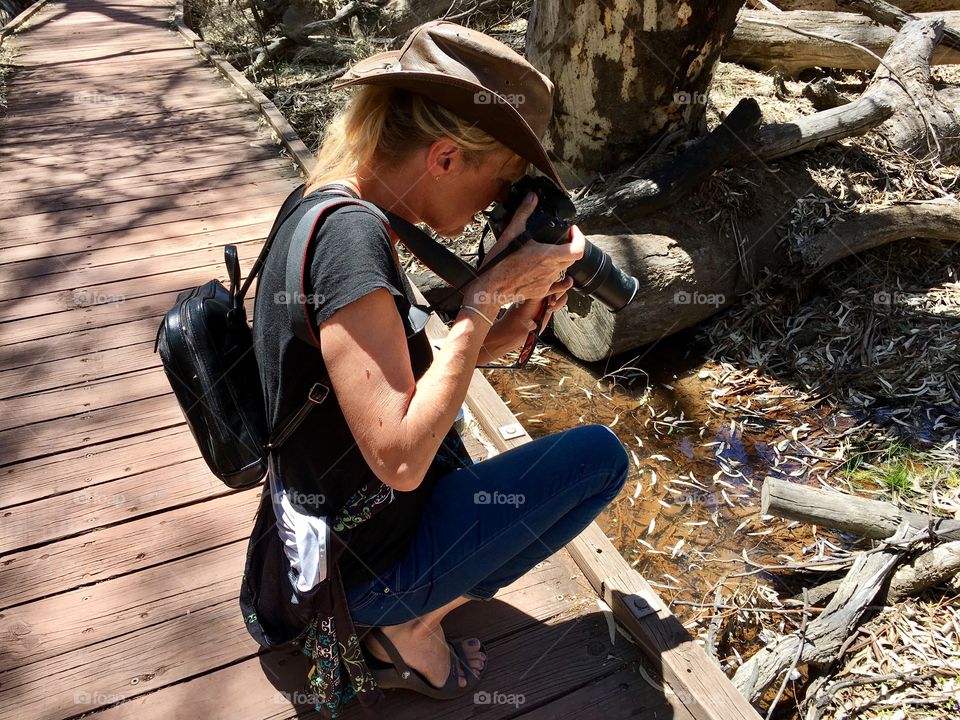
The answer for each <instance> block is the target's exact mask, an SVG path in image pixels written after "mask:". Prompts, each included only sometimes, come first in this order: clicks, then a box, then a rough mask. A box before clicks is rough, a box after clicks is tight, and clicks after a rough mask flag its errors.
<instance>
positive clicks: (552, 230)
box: [485, 175, 640, 312]
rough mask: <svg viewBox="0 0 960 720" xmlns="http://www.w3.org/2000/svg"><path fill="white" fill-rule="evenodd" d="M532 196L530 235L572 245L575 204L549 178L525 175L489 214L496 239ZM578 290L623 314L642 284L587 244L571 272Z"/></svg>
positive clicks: (538, 239)
mask: <svg viewBox="0 0 960 720" xmlns="http://www.w3.org/2000/svg"><path fill="white" fill-rule="evenodd" d="M528 192H533V193H536V195H537V206H536V207H535V208H534V209H533V213H531V215H530V217H529V218H527V227H526V232H527V234H529V236H530V237H531V238H533V239H534V240H536V241H537V242H541V243H550V244H551V245H560V244H563V243H568V242H570V226H571V225H573V223H574V220H575V219H576V207H575V206H574V204H573V201H572V200H570V198H569V197H567V195H566V194H565V193H564V192H563V191H562V190H561V189H560V188H558V187H557V186H556V185H555V184H554V183H553V182H552V181H551V180H550V179H549V178H547V177H544V176H542V175H541V176H538V177H532V176H530V175H524V176H523V177H522V178H520V179H519V180H518V181H517V182H515V183H514V184H513V185H511V186H510V192H509V193H508V195H507V199H506V200H504V202H503V203H494V205H493V208H492V209H491V210H490V211H489V212H487V213H485V214H486V216H487V222H488V223H489V224H490V228H491V229H492V230H493V233H494V235H496V236H497V237H500V235H501V234H502V233H503V231H504V229H505V228H506V227H507V225H509V224H510V220H511V218H513V214H514V213H515V212H516V211H517V208H519V207H520V204H521V203H522V202H523V198H524V197H526V195H527V193H528ZM567 275H568V276H569V277H572V278H573V287H574V289H575V290H577V291H579V292H581V293H583V294H584V295H589V296H590V297H592V298H594V299H595V300H599V301H600V302H601V303H603V304H604V305H605V306H606V307H608V308H610V310H612V311H613V312H617V311H618V310H622V309H623V308H624V307H626V306H627V305H628V304H630V302H631V301H632V300H633V298H634V296H635V295H636V294H637V288H638V287H639V286H640V283H639V282H638V281H637V279H636V278H635V277H633V276H632V275H627V274H626V273H625V272H623V270H621V269H620V268H618V267H617V266H616V265H615V264H614V262H613V260H611V259H610V256H609V255H607V253H605V252H604V251H603V250H601V249H600V248H598V247H597V246H596V245H594V244H593V243H591V242H589V241H587V242H586V247H585V248H584V251H583V257H582V258H580V259H579V260H577V261H576V262H575V263H573V265H571V266H570V267H569V268H568V269H567Z"/></svg>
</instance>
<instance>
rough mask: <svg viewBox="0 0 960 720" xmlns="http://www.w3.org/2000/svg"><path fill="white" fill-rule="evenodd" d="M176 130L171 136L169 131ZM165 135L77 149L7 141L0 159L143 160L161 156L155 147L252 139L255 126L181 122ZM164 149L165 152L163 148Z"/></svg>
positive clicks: (127, 136) (249, 121)
mask: <svg viewBox="0 0 960 720" xmlns="http://www.w3.org/2000/svg"><path fill="white" fill-rule="evenodd" d="M174 128H175V129H176V133H175V134H174V135H171V134H170V132H169V131H170V130H172V129H174ZM167 130H168V132H167V133H163V132H157V129H156V128H153V129H147V130H138V131H132V132H124V133H122V134H121V135H118V136H110V135H103V136H100V137H98V138H96V140H97V142H94V143H90V144H88V145H82V146H81V147H80V148H77V147H76V143H75V142H74V141H72V140H65V141H51V142H39V143H38V142H31V141H29V140H25V141H22V142H13V141H7V142H5V143H4V145H3V147H2V148H0V157H9V158H11V159H19V158H21V157H30V158H33V157H45V156H48V155H51V154H55V153H62V152H70V154H71V156H72V157H77V158H100V157H103V156H104V153H105V152H109V153H110V154H111V155H116V154H119V153H121V152H124V150H125V149H126V151H127V154H130V151H135V152H138V153H139V154H141V155H142V156H143V157H149V155H150V154H152V153H156V152H160V151H159V150H157V149H156V148H157V147H158V146H168V145H169V144H170V143H177V144H178V145H182V144H184V143H194V144H202V143H204V142H206V141H207V140H215V139H220V140H223V139H224V138H228V139H232V138H234V137H236V136H238V135H243V136H244V137H247V136H251V135H254V134H255V133H256V131H257V126H256V123H255V122H254V119H253V117H251V116H250V115H249V114H247V113H245V114H244V115H242V116H240V117H234V118H230V122H225V123H219V122H217V121H213V122H192V123H191V122H188V121H184V122H180V123H176V124H172V125H170V127H168V128H167ZM164 149H165V148H164Z"/></svg>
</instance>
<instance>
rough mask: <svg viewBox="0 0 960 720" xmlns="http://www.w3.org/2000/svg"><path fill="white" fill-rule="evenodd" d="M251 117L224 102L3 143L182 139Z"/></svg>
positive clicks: (25, 146) (29, 145) (25, 147)
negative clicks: (174, 136)
mask: <svg viewBox="0 0 960 720" xmlns="http://www.w3.org/2000/svg"><path fill="white" fill-rule="evenodd" d="M215 95H216V98H215V100H214V102H217V101H219V100H228V99H229V98H227V97H226V92H219V91H216V92H215ZM158 107H159V106H158ZM253 117H254V116H253V114H252V113H251V112H250V110H249V109H248V108H246V107H244V106H242V105H236V104H234V105H227V106H226V107H225V108H224V109H222V110H219V111H217V110H212V111H211V110H208V109H202V110H197V111H196V112H192V111H188V110H175V111H171V112H162V113H154V112H151V113H149V114H145V115H133V116H131V117H128V118H127V117H123V118H117V119H116V120H104V121H102V122H97V123H95V124H94V125H93V126H92V127H90V128H87V129H86V131H84V128H83V127H82V123H77V125H78V127H77V130H78V132H76V133H68V132H65V131H64V130H63V129H62V128H60V127H59V126H54V127H50V128H45V127H38V128H36V130H34V131H31V132H30V134H29V136H26V137H24V138H23V139H22V140H8V141H7V142H5V143H4V146H5V149H9V150H20V151H27V152H29V151H30V150H32V149H34V148H44V149H46V150H49V149H51V148H58V147H67V146H70V145H76V144H77V142H79V141H81V140H82V141H83V142H84V143H85V144H87V145H88V146H89V147H96V146H97V145H98V144H100V145H106V144H109V143H114V142H122V143H130V142H137V141H138V140H140V139H148V138H150V137H151V136H153V137H156V136H160V135H163V134H164V133H168V132H176V133H177V134H178V135H180V137H181V140H182V141H183V140H189V139H191V138H194V137H206V136H208V135H209V134H211V133H212V132H213V131H214V130H215V128H216V126H217V125H218V124H221V126H222V127H224V128H230V127H232V128H233V129H246V127H247V125H248V124H249V123H251V122H252V121H253V120H252V118H253ZM228 121H229V122H228ZM71 127H72V125H71Z"/></svg>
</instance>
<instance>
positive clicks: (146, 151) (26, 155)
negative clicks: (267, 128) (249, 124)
mask: <svg viewBox="0 0 960 720" xmlns="http://www.w3.org/2000/svg"><path fill="white" fill-rule="evenodd" d="M251 138H260V139H262V140H265V139H267V135H266V134H261V133H254V132H252V131H248V130H246V129H244V130H242V131H236V130H233V129H229V130H227V129H223V130H222V131H221V132H219V133H216V134H214V135H212V136H194V137H192V138H191V140H192V141H198V142H196V143H194V144H195V145H197V144H199V145H202V146H204V147H207V146H210V145H214V144H216V143H221V144H228V143H242V142H250V140H251ZM200 141H202V142H200ZM177 152H180V153H183V152H186V148H185V146H184V142H183V139H182V138H179V137H175V136H174V137H167V136H161V137H160V138H153V139H150V138H147V139H142V140H141V141H140V142H136V143H118V144H117V145H112V146H110V147H103V146H102V145H101V146H98V147H95V148H92V149H91V148H86V147H80V148H76V147H74V148H72V149H71V147H70V146H67V147H64V148H41V147H38V148H33V149H30V150H24V149H23V148H20V149H18V150H7V149H6V148H5V147H4V146H0V158H2V157H9V158H11V159H12V160H16V161H17V163H22V162H25V161H26V162H27V163H29V162H30V161H34V160H41V159H44V158H51V157H54V158H57V157H59V158H61V162H62V163H72V162H77V163H89V162H96V161H99V160H104V159H107V160H109V159H112V158H120V157H126V158H130V160H129V162H132V163H136V162H139V161H140V160H145V159H149V158H151V157H154V156H156V155H159V154H160V153H163V154H164V155H165V156H168V157H169V156H170V155H172V154H174V153H177Z"/></svg>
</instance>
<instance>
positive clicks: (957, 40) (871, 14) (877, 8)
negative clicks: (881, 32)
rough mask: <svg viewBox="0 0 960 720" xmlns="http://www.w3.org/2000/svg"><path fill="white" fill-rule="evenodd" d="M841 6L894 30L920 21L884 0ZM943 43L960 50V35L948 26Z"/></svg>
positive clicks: (853, 0) (845, 1) (851, 0)
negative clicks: (912, 21)
mask: <svg viewBox="0 0 960 720" xmlns="http://www.w3.org/2000/svg"><path fill="white" fill-rule="evenodd" d="M840 4H841V5H843V7H844V9H845V10H847V9H849V10H854V11H856V12H859V13H862V14H864V15H866V16H867V17H868V18H870V19H871V20H875V21H876V22H878V23H880V24H881V25H886V26H887V27H891V28H893V29H894V30H899V29H900V28H902V27H903V26H904V25H906V24H907V23H908V22H910V21H911V20H917V19H918V17H917V16H916V15H911V14H910V13H909V12H906V11H905V10H901V9H900V8H898V7H897V6H896V5H891V4H890V3H888V2H884V0H840ZM941 43H942V44H943V46H944V47H948V48H953V49H954V50H960V33H958V32H957V31H956V30H954V29H953V28H952V27H949V26H947V27H946V28H944V31H943V40H941Z"/></svg>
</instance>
